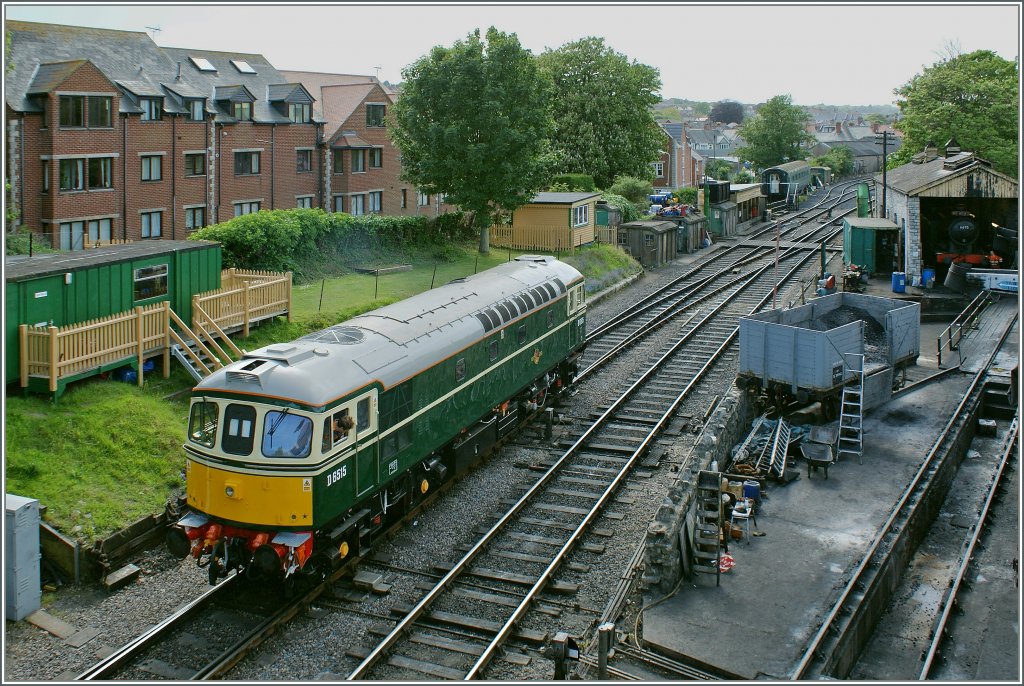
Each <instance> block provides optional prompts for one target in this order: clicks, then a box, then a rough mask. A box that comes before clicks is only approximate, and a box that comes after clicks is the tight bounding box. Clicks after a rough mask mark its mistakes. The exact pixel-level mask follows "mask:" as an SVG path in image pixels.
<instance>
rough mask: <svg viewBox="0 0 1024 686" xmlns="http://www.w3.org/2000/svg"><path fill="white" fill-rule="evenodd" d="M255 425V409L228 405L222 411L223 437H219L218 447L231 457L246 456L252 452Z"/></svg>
mask: <svg viewBox="0 0 1024 686" xmlns="http://www.w3.org/2000/svg"><path fill="white" fill-rule="evenodd" d="M255 425H256V408H255V407H252V406H251V405H237V404H234V403H232V404H231V405H228V406H227V407H226V408H225V409H224V435H223V436H221V437H220V447H221V448H223V449H224V452H226V453H231V454H232V455H248V454H249V453H251V452H252V442H253V436H254V434H255V433H256V432H255V431H254V427H255Z"/></svg>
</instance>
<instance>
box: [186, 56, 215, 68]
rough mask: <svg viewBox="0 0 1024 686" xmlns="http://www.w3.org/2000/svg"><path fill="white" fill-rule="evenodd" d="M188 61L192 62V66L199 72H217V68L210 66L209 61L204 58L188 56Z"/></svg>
mask: <svg viewBox="0 0 1024 686" xmlns="http://www.w3.org/2000/svg"><path fill="white" fill-rule="evenodd" d="M189 59H190V60H192V64H194V65H196V69H198V70H199V71H217V67H215V66H213V65H212V64H210V60H208V59H206V58H205V57H192V56H191V55H189Z"/></svg>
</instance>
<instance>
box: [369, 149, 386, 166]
mask: <svg viewBox="0 0 1024 686" xmlns="http://www.w3.org/2000/svg"><path fill="white" fill-rule="evenodd" d="M367 158H368V159H367V163H366V166H367V167H368V168H370V169H383V168H384V148H370V152H369V154H368V155H367ZM374 162H376V164H374Z"/></svg>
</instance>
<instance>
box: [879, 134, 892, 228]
mask: <svg viewBox="0 0 1024 686" xmlns="http://www.w3.org/2000/svg"><path fill="white" fill-rule="evenodd" d="M890 135H892V134H890V133H889V132H888V131H883V132H882V133H881V134H877V133H876V134H875V141H876V142H877V141H878V140H879V138H881V141H882V214H881V215H880V216H881V217H882V219H885V191H886V189H887V188H888V187H889V184H888V179H887V176H886V173H885V172H886V167H888V166H889V160H888V155H889V136H890Z"/></svg>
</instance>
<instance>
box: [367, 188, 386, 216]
mask: <svg viewBox="0 0 1024 686" xmlns="http://www.w3.org/2000/svg"><path fill="white" fill-rule="evenodd" d="M366 196H367V198H366V211H367V212H368V213H369V214H380V211H381V208H382V207H383V206H384V191H367V192H366Z"/></svg>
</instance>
